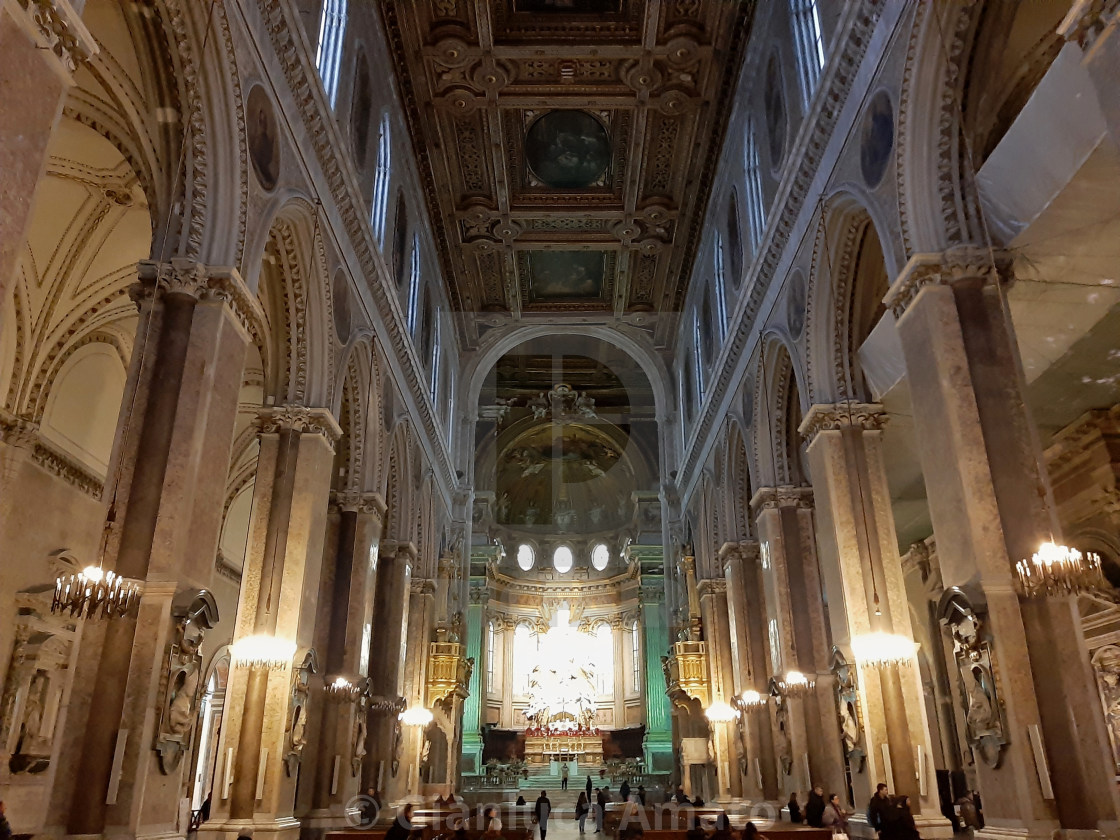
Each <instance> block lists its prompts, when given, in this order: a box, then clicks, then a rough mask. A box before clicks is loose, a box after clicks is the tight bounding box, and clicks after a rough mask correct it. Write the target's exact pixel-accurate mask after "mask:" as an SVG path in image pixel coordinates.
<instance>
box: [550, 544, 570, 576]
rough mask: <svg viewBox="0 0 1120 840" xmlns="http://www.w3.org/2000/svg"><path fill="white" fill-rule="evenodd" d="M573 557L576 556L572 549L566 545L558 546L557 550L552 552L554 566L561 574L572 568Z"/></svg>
mask: <svg viewBox="0 0 1120 840" xmlns="http://www.w3.org/2000/svg"><path fill="white" fill-rule="evenodd" d="M573 559H574V558H573V556H572V550H571V549H570V548H568V547H567V546H566V545H561V546H558V547H557V548H556V550H555V551H554V552H552V566H553V568H555V569H556V571H558V572H559V573H560V574H564V573H565V572H570V571H571V570H572V561H573Z"/></svg>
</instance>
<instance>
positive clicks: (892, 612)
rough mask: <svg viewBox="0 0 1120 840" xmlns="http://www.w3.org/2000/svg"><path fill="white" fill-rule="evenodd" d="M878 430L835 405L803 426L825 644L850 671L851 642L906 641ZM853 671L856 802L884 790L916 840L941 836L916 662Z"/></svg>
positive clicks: (869, 413)
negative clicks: (880, 636)
mask: <svg viewBox="0 0 1120 840" xmlns="http://www.w3.org/2000/svg"><path fill="white" fill-rule="evenodd" d="M884 422H885V414H884V412H883V410H882V407H881V406H877V405H865V404H857V403H842V404H839V405H815V406H813V407H812V408H811V409H810V411H809V413H808V414H807V415H806V417H805V420H804V422H803V423H802V425H801V434H802V435H804V436H805V437H806V438H807V439H808V440H809V461H810V473H811V475H812V477H813V493H814V495H815V498H816V502H817V507H816V511H817V522H818V526H819V530H818V534H817V538H818V546H819V549H820V558H821V563H820V567H821V571H822V574H823V576H824V580H825V587H826V590H827V592H828V604H829V618H830V621H831V625H832V637H833V639H834V640H835V642H836V644H837V646H839V648H840V649H841V650H842V651H844V652H845V653H846V658H847V661H848V662H854V658H853V657H852V656H851V655H850V654H851V640H852V639H853V638H854V637H856V636H857V635H862V634H866V633H870V632H885V633H895V634H898V635H901V636H904V637H905V638H907V639H913V638H914V633H913V629H912V627H911V624H910V607H909V603H908V601H907V597H906V582H905V579H904V576H903V573H902V562H901V558H900V557H899V553H898V537H897V536H896V534H895V528H894V515H893V512H892V510H891V497H890V490H889V488H888V486H887V474H886V467H885V465H884V461H883V441H882V428H883V424H884ZM856 670H857V673H858V677H857V679H858V688H859V699H860V704H861V707H862V708H861V711H862V723H863V731H862V749H863V750H864V752H865V753H866V756H867V758H866V766H860V764H856V766H852V767H851V768H850V769H851V773H852V789H853V791H854V792H855V801H856V803H864V802H867V801H868V800H869V799H870V798H871V794H872V793H873V792H874V791H875V786H876V784H878V783H879V782H886V784H887V785H888V788H889V789H890V790H891V792H892V793H895V792H897V793H899V794H909V795H910V796H911V797H912V802H913V803H914V805H915V807H914V813H915V816H916V817H917V818H918V822H919V825H920V826H921V827H922V832H923V836H931V837H933V836H942V835H945V836H948V832H950V831H951V827H950V826H949V823H948V821H947V820H945V818H944V817H942V816H941V814H940V805H939V803H938V799H937V785H936V782H935V780H934V774H933V768H932V763H931V760H930V756H931V755H932V741H931V738H930V734H929V721H928V720H927V719H926V709H925V703H924V698H923V695H922V688H921V681H920V673H919V669H918V665H917V656H916V655H914V654H912V655H911V656H910V658H909V660H908V661H907V662H906V663H905V664H904V665H902V666H896V667H893V668H890V667H887V668H875V667H858V666H857V668H856ZM853 763H855V762H853ZM923 790H924V792H923Z"/></svg>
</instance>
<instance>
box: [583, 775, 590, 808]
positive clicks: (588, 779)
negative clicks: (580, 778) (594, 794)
mask: <svg viewBox="0 0 1120 840" xmlns="http://www.w3.org/2000/svg"><path fill="white" fill-rule="evenodd" d="M583 789H584V790H585V791H587V801H588V802H590V801H591V775H590V774H588V776H587V784H586V785H584V786H583Z"/></svg>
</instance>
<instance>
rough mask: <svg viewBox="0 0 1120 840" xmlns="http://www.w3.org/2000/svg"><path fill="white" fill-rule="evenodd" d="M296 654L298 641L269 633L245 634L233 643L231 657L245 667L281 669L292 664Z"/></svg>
mask: <svg viewBox="0 0 1120 840" xmlns="http://www.w3.org/2000/svg"><path fill="white" fill-rule="evenodd" d="M295 655H296V643H295V642H293V641H289V640H288V639H278V638H276V637H275V636H272V635H269V634H267V633H260V634H257V635H255V636H245V637H244V638H241V639H238V640H237V641H236V642H234V643H233V645H232V647H231V648H230V658H231V659H232V660H233V664H234V665H239V666H241V667H243V668H264V669H267V670H269V671H279V670H281V669H283V668H287V667H288V666H289V665H291V664H292V659H293V657H295Z"/></svg>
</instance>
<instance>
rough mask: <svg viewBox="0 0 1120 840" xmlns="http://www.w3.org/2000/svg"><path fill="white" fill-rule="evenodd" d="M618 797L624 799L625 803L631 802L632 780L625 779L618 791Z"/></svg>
mask: <svg viewBox="0 0 1120 840" xmlns="http://www.w3.org/2000/svg"><path fill="white" fill-rule="evenodd" d="M618 795H619V796H621V797H622V801H623V802H629V801H630V780H629V779H623V780H622V786H621V787H620V788H619V789H618Z"/></svg>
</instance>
